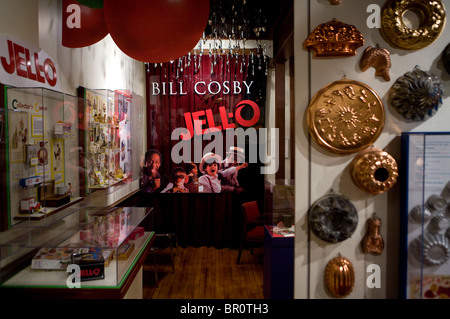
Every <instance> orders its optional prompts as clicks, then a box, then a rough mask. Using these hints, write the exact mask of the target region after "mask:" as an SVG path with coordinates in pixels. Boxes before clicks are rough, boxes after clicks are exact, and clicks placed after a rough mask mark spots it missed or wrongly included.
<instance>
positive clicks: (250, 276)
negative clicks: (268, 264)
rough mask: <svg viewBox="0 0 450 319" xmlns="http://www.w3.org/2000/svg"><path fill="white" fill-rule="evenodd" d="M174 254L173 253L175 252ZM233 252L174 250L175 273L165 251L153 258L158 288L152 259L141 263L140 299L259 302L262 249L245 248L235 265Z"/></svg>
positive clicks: (227, 249)
mask: <svg viewBox="0 0 450 319" xmlns="http://www.w3.org/2000/svg"><path fill="white" fill-rule="evenodd" d="M175 253H176V250H175ZM236 258H237V249H230V248H222V249H216V248H214V247H198V248H197V247H186V248H182V247H179V248H178V254H177V255H175V273H172V266H171V263H170V254H169V250H168V249H166V250H164V251H161V252H159V253H158V255H157V261H158V279H159V281H158V285H156V281H155V277H154V267H153V259H152V256H151V255H150V256H148V258H147V260H146V262H145V264H144V291H143V295H144V296H143V297H144V299H263V298H264V295H263V249H262V248H255V250H254V253H253V254H251V253H250V250H249V249H246V250H245V251H244V252H243V253H242V257H241V262H240V264H239V265H237V264H236Z"/></svg>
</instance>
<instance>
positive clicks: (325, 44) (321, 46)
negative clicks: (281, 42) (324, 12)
mask: <svg viewBox="0 0 450 319" xmlns="http://www.w3.org/2000/svg"><path fill="white" fill-rule="evenodd" d="M363 44H364V38H363V36H362V34H361V32H359V31H358V29H356V27H355V26H353V25H349V24H346V23H344V22H341V21H338V20H336V19H333V20H332V21H329V22H326V23H322V24H320V25H319V26H318V27H316V28H315V29H314V31H313V32H311V33H310V34H309V35H308V37H307V38H306V40H305V41H304V42H303V46H304V47H305V48H306V49H308V50H310V49H312V50H314V55H315V56H316V57H328V56H353V55H355V54H356V49H357V48H359V47H360V46H362V45H363Z"/></svg>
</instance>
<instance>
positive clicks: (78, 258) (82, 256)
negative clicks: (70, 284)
mask: <svg viewBox="0 0 450 319" xmlns="http://www.w3.org/2000/svg"><path fill="white" fill-rule="evenodd" d="M71 262H72V264H77V265H78V266H80V280H81V281H87V280H96V279H104V278H105V262H104V259H103V251H102V249H100V248H89V249H88V251H83V252H81V253H74V254H72V256H71Z"/></svg>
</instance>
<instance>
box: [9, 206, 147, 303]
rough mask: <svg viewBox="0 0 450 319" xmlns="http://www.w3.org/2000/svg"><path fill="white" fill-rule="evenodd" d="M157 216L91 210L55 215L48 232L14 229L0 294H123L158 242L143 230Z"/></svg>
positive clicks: (144, 210)
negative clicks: (75, 290)
mask: <svg viewBox="0 0 450 319" xmlns="http://www.w3.org/2000/svg"><path fill="white" fill-rule="evenodd" d="M152 214H153V210H152V209H151V208H144V207H141V208H136V207H133V208H130V207H120V208H119V207H116V208H112V209H105V208H93V207H89V208H82V209H80V210H78V211H76V212H74V213H72V214H69V215H66V216H64V217H63V218H57V219H56V218H55V217H56V216H59V217H61V216H60V215H55V216H54V217H53V218H55V220H54V222H53V223H52V224H51V225H47V227H46V228H45V229H42V228H14V229H13V230H11V231H9V232H8V233H9V234H8V237H9V240H3V241H2V244H1V245H0V249H1V250H0V288H2V289H3V288H5V289H6V288H10V289H11V293H14V290H13V289H17V288H18V289H22V290H21V292H23V289H36V288H40V289H47V290H46V291H45V292H47V293H49V290H48V289H55V288H63V289H64V290H71V289H66V288H81V289H97V294H98V295H101V292H100V291H99V289H100V288H107V289H112V288H115V289H119V288H122V286H123V284H124V282H125V281H126V280H127V279H128V278H129V276H130V273H131V272H132V271H133V269H134V267H137V266H139V265H142V262H143V261H142V260H143V258H145V255H146V253H147V249H148V247H149V245H150V244H151V241H152V240H153V235H154V233H153V232H145V231H144V228H143V227H139V225H140V224H141V223H142V222H143V221H144V219H145V220H147V219H146V218H152ZM3 235H4V234H3ZM140 260H141V261H140ZM64 290H62V291H59V293H61V294H64V293H65V291H64ZM33 293H36V291H34V292H33ZM43 293H44V292H43Z"/></svg>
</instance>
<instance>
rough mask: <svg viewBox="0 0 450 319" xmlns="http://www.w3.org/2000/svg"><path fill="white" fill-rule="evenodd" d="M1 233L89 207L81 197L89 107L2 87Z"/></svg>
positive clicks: (42, 92) (40, 91) (39, 91)
mask: <svg viewBox="0 0 450 319" xmlns="http://www.w3.org/2000/svg"><path fill="white" fill-rule="evenodd" d="M2 95H3V97H4V99H3V100H4V107H3V108H2V121H1V122H2V130H3V132H2V135H1V138H2V141H1V144H0V154H1V156H0V159H1V162H2V168H3V169H2V172H1V184H2V189H1V193H0V197H1V199H2V202H4V203H6V205H2V207H1V208H0V216H1V217H2V218H1V230H6V229H10V228H12V227H16V226H18V227H21V226H22V225H23V223H24V222H27V223H28V225H27V227H28V226H30V224H29V222H30V221H40V222H39V224H40V225H45V221H46V219H47V218H48V217H50V216H52V215H54V214H56V213H58V212H60V211H62V210H65V209H69V208H70V209H71V210H76V209H80V208H81V207H84V206H87V205H89V199H88V198H85V196H84V195H85V194H83V193H82V192H80V182H81V176H82V174H80V170H83V169H82V156H83V148H82V147H81V146H80V139H79V128H80V124H81V123H80V122H79V120H78V119H79V116H78V110H79V108H80V107H83V105H84V103H85V101H84V100H83V99H80V98H78V97H76V96H72V95H68V94H64V93H60V92H56V91H52V90H49V89H44V88H16V87H10V86H2Z"/></svg>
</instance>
